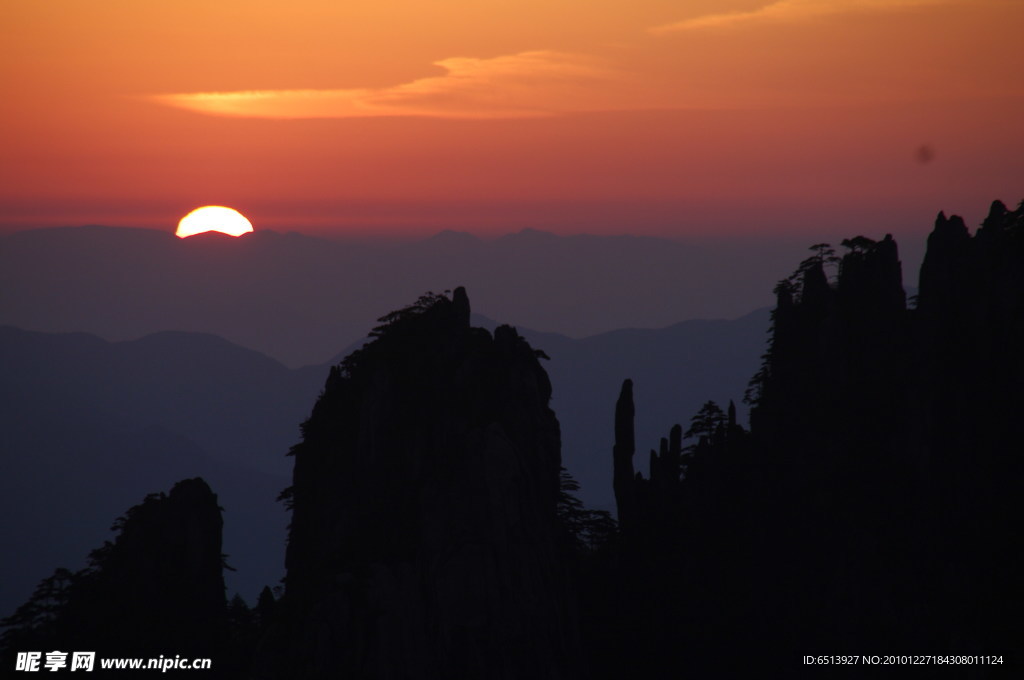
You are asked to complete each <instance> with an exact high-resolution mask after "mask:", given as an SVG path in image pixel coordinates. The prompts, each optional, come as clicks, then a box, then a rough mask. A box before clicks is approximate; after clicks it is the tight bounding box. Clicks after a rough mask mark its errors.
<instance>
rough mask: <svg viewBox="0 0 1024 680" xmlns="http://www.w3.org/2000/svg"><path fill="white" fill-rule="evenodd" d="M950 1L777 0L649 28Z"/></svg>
mask: <svg viewBox="0 0 1024 680" xmlns="http://www.w3.org/2000/svg"><path fill="white" fill-rule="evenodd" d="M950 2H952V0H777V1H776V2H773V3H771V4H768V5H765V6H763V7H760V8H758V9H755V10H751V11H748V12H725V13H721V14H705V15H703V16H699V17H695V18H693V19H687V20H685V21H678V22H674V23H671V24H665V25H662V26H655V27H654V28H651V29H649V32H650V33H653V34H655V35H665V34H671V33H681V32H685V31H694V30H702V29H715V28H732V27H736V26H743V25H750V24H760V23H771V22H777V23H788V22H795V21H804V20H807V19H817V18H820V17H828V16H833V15H838V14H848V13H850V12H872V11H879V12H884V11H892V10H901V9H911V8H914V7H927V6H932V5H944V4H949V3H950Z"/></svg>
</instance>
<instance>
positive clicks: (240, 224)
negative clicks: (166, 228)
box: [174, 205, 253, 238]
mask: <svg viewBox="0 0 1024 680" xmlns="http://www.w3.org/2000/svg"><path fill="white" fill-rule="evenodd" d="M252 230H253V229H252V223H251V222H250V221H249V220H247V219H246V218H245V216H244V215H242V213H240V212H238V211H237V210H235V209H233V208H225V207H224V206H221V205H205V206H203V207H202V208H196V209H195V210H193V211H192V212H190V213H189V214H187V215H185V216H184V217H182V218H181V221H180V222H178V230H177V231H176V232H174V233H175V235H177V237H178V238H188V237H189V236H194V235H196V234H202V233H204V232H207V231H219V232H220V233H222V234H227V235H228V236H241V235H242V234H248V233H250V232H251V231H252Z"/></svg>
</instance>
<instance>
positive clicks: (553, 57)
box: [148, 51, 626, 119]
mask: <svg viewBox="0 0 1024 680" xmlns="http://www.w3.org/2000/svg"><path fill="white" fill-rule="evenodd" d="M435 65H436V66H439V67H441V68H442V69H444V70H445V73H444V74H443V75H438V76H431V77H427V78H420V79H418V80H414V81H412V82H409V83H403V84H399V85H395V86H392V87H385V88H377V89H369V88H363V89H337V90H256V91H244V92H197V93H186V94H166V95H153V96H150V97H148V99H150V100H151V101H154V102H157V103H160V104H164V105H168V106H174V107H177V108H182V109H186V110H189V111H194V112H197V113H204V114H209V115H220V116H235V117H249V118H279V119H289V118H292V119H295V118H365V117H389V116H417V117H432V118H450V119H500V118H537V117H547V116H555V115H560V114H565V113H572V112H580V111H591V110H608V109H621V108H623V103H622V101H621V98H620V97H619V96H618V95H617V93H618V92H619V91H620V90H619V88H617V87H615V84H616V83H618V84H620V85H621V84H623V83H625V81H626V78H625V77H624V75H623V74H621V73H619V72H616V71H615V70H613V69H610V68H608V67H606V66H604V65H603V64H602V63H601V62H599V61H598V60H596V59H593V58H591V57H586V56H581V55H575V54H567V53H562V52H551V51H534V52H522V53H519V54H513V55H506V56H500V57H494V58H491V59H477V58H469V57H454V58H450V59H443V60H441V61H438V62H435Z"/></svg>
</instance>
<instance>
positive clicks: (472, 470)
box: [258, 288, 578, 678]
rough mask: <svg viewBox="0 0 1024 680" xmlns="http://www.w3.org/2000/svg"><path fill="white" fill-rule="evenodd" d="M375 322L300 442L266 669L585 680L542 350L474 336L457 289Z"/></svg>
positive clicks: (334, 377) (509, 338)
mask: <svg viewBox="0 0 1024 680" xmlns="http://www.w3.org/2000/svg"><path fill="white" fill-rule="evenodd" d="M381 321H382V322H383V325H382V326H380V327H378V328H377V329H376V331H375V332H374V334H373V335H374V336H375V337H374V340H373V341H372V342H371V343H370V344H368V345H366V346H365V347H364V348H363V349H361V350H359V351H357V352H355V353H354V354H352V355H350V356H349V357H348V358H347V359H346V360H345V361H344V362H343V363H342V364H341V365H340V366H338V367H335V368H334V369H332V370H331V372H330V375H329V377H328V379H327V383H326V385H325V387H324V390H323V393H322V394H321V396H320V399H319V400H318V401H317V403H316V405H315V407H314V409H313V413H312V415H311V416H310V418H309V420H307V421H306V423H305V424H304V425H303V440H302V442H301V443H300V444H298V445H296V446H295V447H294V448H293V451H292V453H293V454H294V456H295V471H294V484H293V486H292V487H291V488H290V489H289V490H287V491H286V492H285V494H284V496H285V498H286V499H287V501H288V502H289V503H290V505H291V507H292V509H293V518H292V525H291V531H290V538H289V544H288V554H287V570H288V572H287V578H286V584H287V588H286V595H285V598H284V600H283V602H282V605H283V606H282V612H283V613H282V618H281V623H280V625H279V626H278V628H277V630H276V631H274V632H272V633H271V635H270V636H269V638H268V641H267V644H266V646H265V650H264V653H263V659H262V661H261V663H260V664H258V666H259V671H258V672H261V673H263V674H264V675H266V676H270V677H285V676H287V677H306V678H309V677H346V678H367V677H372V678H464V677H476V678H485V677H486V678H568V677H575V675H576V673H577V661H576V658H577V655H578V651H577V646H578V643H577V640H576V632H575V631H576V623H575V620H574V613H573V611H574V607H573V606H572V605H571V604H570V602H571V597H570V595H569V592H568V585H567V583H568V581H567V577H566V573H565V569H566V567H565V563H564V560H563V557H562V553H561V550H562V543H561V541H560V535H559V528H558V524H557V518H556V504H557V502H558V494H559V469H560V436H559V427H558V421H557V419H556V418H555V415H554V413H553V412H552V411H551V409H550V408H548V400H549V398H550V396H551V386H550V383H549V382H548V379H547V375H546V373H545V372H544V370H543V369H542V368H541V366H540V364H539V362H538V354H539V353H538V352H536V351H535V350H533V349H531V348H530V346H529V345H528V344H527V343H526V341H525V340H523V339H522V338H521V337H519V335H518V334H517V333H516V332H515V330H514V329H513V328H510V327H508V326H503V327H500V328H498V329H497V330H496V331H495V333H494V335H493V337H492V336H491V334H490V333H488V332H487V331H485V330H483V329H479V328H471V327H470V325H469V301H468V298H467V297H466V293H465V291H464V290H463V289H462V288H459V289H456V290H455V291H454V294H453V295H452V297H451V298H450V299H449V298H448V297H446V296H441V295H427V296H424V297H422V298H421V299H420V300H419V301H418V302H417V303H416V304H415V305H413V306H411V307H408V308H406V309H404V310H401V311H399V312H395V313H393V314H391V315H389V316H387V317H384V318H383V319H382V320H381Z"/></svg>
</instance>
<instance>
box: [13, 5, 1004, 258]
mask: <svg viewBox="0 0 1024 680" xmlns="http://www.w3.org/2000/svg"><path fill="white" fill-rule="evenodd" d="M1021 27H1024V3H1021V2H1018V1H1015V0H778V1H776V2H772V1H771V0H721V1H718V0H715V1H712V0H703V1H696V0H695V1H693V2H687V3H679V2H677V1H675V0H636V1H635V2H631V3H622V2H617V1H616V2H613V1H611V0H587V1H586V2H584V1H583V0H516V1H515V2H513V1H512V0H489V1H488V2H480V1H479V0H472V1H470V0H435V1H434V2H430V3H424V2H418V1H417V2H414V1H412V0H347V1H346V2H343V3H341V2H335V1H334V0H296V1H294V2H290V3H281V2H276V1H269V0H264V1H260V0H244V1H242V0H223V1H221V2H217V3H210V2H208V1H207V0H175V2H166V3H151V2H139V1H138V0H92V1H91V2H80V1H79V0H47V1H46V2H39V1H38V0H5V2H4V3H3V6H2V8H0V45H2V47H0V50H2V51H0V56H2V59H0V78H2V80H0V82H2V85H3V92H4V97H3V104H2V105H0V123H2V125H0V148H2V149H3V151H2V153H0V229H3V230H4V231H10V230H13V229H18V228H24V227H31V226H46V225H66V224H87V223H93V224H97V223H98V224H108V225H118V226H120V225H123V226H142V227H150V228H166V229H167V230H169V231H170V230H173V229H174V227H175V225H176V224H177V221H178V219H179V218H180V217H182V216H183V215H184V214H185V213H187V212H189V211H190V210H191V209H192V208H195V207H197V206H199V205H203V204H219V205H228V206H231V207H233V208H236V209H238V210H240V211H241V212H242V213H244V214H245V215H246V216H247V217H248V218H249V219H250V220H251V221H252V222H253V225H254V226H255V228H256V229H261V228H264V229H268V228H269V229H277V230H282V231H283V230H289V229H295V230H299V231H306V232H308V233H315V234H324V235H327V234H337V235H342V234H359V235H365V234H376V235H385V236H389V235H409V234H413V235H424V236H425V235H428V234H431V233H433V232H436V231H438V230H440V229H443V228H454V229H460V230H465V231H471V232H475V233H478V234H484V235H487V234H497V233H504V232H508V231H515V230H519V229H521V228H523V227H536V228H541V229H547V230H551V231H555V232H560V233H580V232H591V233H644V234H657V235H668V236H680V237H681V236H700V237H705V236H708V235H715V236H722V237H730V236H739V235H743V234H747V233H760V234H766V233H794V232H796V233H807V234H808V238H819V237H820V236H822V235H831V234H837V235H849V233H850V232H851V231H852V230H853V229H857V228H858V227H859V225H863V224H864V221H866V220H868V221H869V224H870V225H871V227H870V228H868V229H864V228H862V227H861V228H860V230H861V231H865V230H866V231H871V232H872V233H874V232H876V231H878V232H880V231H885V230H894V231H901V230H904V229H911V230H919V231H920V232H921V233H922V234H923V233H924V232H925V231H927V229H928V227H929V226H930V223H931V220H932V218H933V217H934V214H935V213H936V212H937V211H938V210H940V209H944V210H946V211H947V212H958V213H961V214H963V215H964V216H965V217H966V218H967V219H968V222H969V223H976V222H977V221H978V220H980V219H981V217H982V216H983V214H984V212H985V210H986V208H987V205H988V203H989V202H990V201H991V200H992V199H994V198H1001V199H1003V200H1005V201H1006V202H1008V203H1016V202H1017V201H1019V200H1020V199H1021V198H1024V124H1022V123H1021V121H1024V44H1022V43H1024V41H1021V40H1020V38H1019V34H1020V29H1021ZM876 225H877V226H876Z"/></svg>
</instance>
